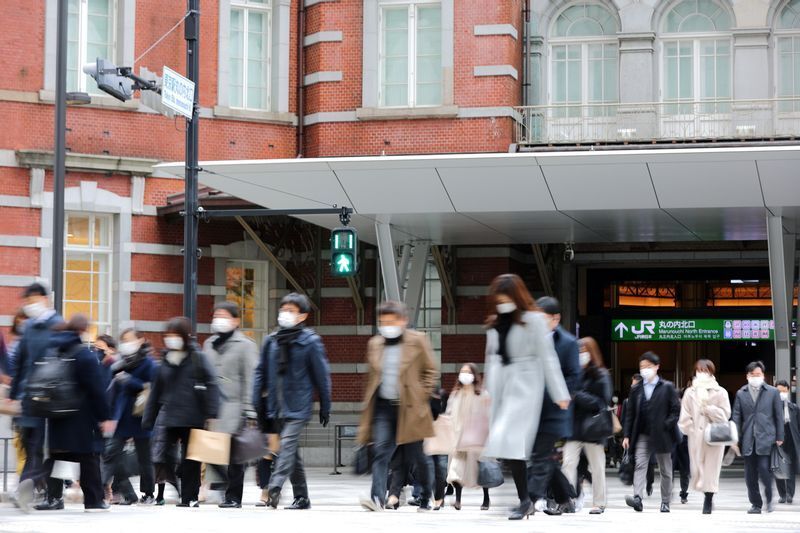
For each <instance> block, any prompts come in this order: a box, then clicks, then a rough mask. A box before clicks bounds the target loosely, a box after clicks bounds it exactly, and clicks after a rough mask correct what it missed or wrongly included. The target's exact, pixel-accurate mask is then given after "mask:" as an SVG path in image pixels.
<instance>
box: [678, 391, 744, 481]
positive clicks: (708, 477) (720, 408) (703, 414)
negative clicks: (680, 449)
mask: <svg viewBox="0 0 800 533" xmlns="http://www.w3.org/2000/svg"><path fill="white" fill-rule="evenodd" d="M730 417H731V401H730V399H729V398H728V393H727V391H726V390H725V389H723V388H722V387H718V388H716V389H709V390H708V400H707V401H706V404H705V405H702V403H701V402H700V399H699V398H698V394H697V389H696V388H695V387H690V388H689V389H687V390H686V392H685V393H684V394H683V401H682V402H681V416H680V418H679V419H678V427H679V428H680V430H681V431H682V432H683V434H684V435H686V436H687V438H688V441H689V469H690V472H691V475H692V485H693V486H694V489H695V490H696V491H698V492H717V491H719V473H720V470H721V469H722V457H723V455H724V453H725V446H709V445H708V444H706V441H705V429H706V426H707V425H708V424H710V423H714V422H727V421H728V420H729V419H730Z"/></svg>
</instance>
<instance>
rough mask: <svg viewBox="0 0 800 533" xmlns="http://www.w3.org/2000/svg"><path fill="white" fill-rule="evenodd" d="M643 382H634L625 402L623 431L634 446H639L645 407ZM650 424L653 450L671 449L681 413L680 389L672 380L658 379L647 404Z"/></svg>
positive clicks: (668, 451) (663, 451) (658, 451)
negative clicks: (638, 441)
mask: <svg viewBox="0 0 800 533" xmlns="http://www.w3.org/2000/svg"><path fill="white" fill-rule="evenodd" d="M643 383H644V382H642V383H639V384H637V385H635V386H634V387H633V388H632V389H631V393H630V396H628V403H627V405H626V406H625V420H624V422H623V424H622V425H623V431H624V436H625V438H628V439H630V441H631V443H630V444H631V449H633V450H635V449H636V441H637V440H638V439H639V435H640V432H641V428H642V421H643V419H642V408H643V406H644V400H645V395H644V385H643ZM647 415H648V416H647V424H648V427H649V433H650V435H649V436H650V451H652V452H655V453H671V452H672V446H673V445H674V444H675V442H677V439H676V437H677V436H678V432H677V427H678V418H679V417H680V415H681V402H680V400H679V399H678V391H677V390H675V385H673V384H672V382H671V381H667V380H665V379H659V380H658V383H656V387H655V389H653V395H652V396H651V397H650V402H649V403H648V405H647Z"/></svg>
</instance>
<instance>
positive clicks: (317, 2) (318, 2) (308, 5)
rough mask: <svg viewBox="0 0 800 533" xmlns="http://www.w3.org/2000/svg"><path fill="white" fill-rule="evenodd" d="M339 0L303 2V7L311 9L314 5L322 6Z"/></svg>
mask: <svg viewBox="0 0 800 533" xmlns="http://www.w3.org/2000/svg"><path fill="white" fill-rule="evenodd" d="M338 1H339V0H304V2H303V5H304V6H305V7H311V6H313V5H316V4H322V3H325V2H338Z"/></svg>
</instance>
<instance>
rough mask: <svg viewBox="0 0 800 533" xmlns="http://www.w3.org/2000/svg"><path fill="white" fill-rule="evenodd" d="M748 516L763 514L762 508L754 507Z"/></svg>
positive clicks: (748, 512)
mask: <svg viewBox="0 0 800 533" xmlns="http://www.w3.org/2000/svg"><path fill="white" fill-rule="evenodd" d="M747 514H761V507H756V506H755V505H754V506H752V507H751V508H750V509H749V510H748V511H747Z"/></svg>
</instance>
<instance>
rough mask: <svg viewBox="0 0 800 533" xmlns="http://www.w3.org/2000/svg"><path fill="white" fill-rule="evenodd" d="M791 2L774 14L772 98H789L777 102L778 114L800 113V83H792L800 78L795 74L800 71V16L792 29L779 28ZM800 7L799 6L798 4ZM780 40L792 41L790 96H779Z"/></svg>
mask: <svg viewBox="0 0 800 533" xmlns="http://www.w3.org/2000/svg"><path fill="white" fill-rule="evenodd" d="M790 5H791V2H787V3H785V4H784V5H782V6H781V9H780V10H779V11H778V12H777V13H776V14H775V24H774V29H773V32H772V37H773V39H772V46H773V50H774V51H775V53H774V54H773V61H774V63H773V65H774V69H775V70H774V72H775V81H774V88H773V93H772V94H773V96H774V98H776V99H780V98H789V99H790V100H789V101H778V102H777V109H778V112H779V113H780V114H782V115H783V114H796V113H798V112H800V82H798V83H797V84H795V83H794V80H795V79H796V78H798V77H800V76H798V75H797V74H796V73H797V72H798V71H800V15H798V19H799V20H798V23H797V25H796V26H795V27H793V28H782V27H780V20H781V17H782V16H783V13H784V12H785V11H786V10H788V9H789V8H790ZM798 7H800V4H798ZM782 40H789V41H793V43H792V55H793V56H794V58H795V61H794V63H793V65H792V79H793V81H792V94H790V95H782V94H781V75H782V74H783V69H781V51H780V45H781V41H782Z"/></svg>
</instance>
